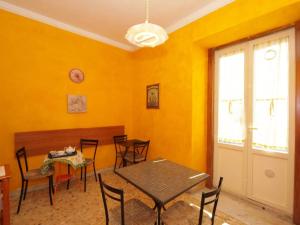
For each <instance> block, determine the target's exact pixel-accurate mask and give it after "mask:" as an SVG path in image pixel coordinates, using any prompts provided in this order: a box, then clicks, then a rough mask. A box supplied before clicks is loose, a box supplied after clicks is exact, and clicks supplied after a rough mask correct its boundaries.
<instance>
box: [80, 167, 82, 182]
mask: <svg viewBox="0 0 300 225" xmlns="http://www.w3.org/2000/svg"><path fill="white" fill-rule="evenodd" d="M80 180H82V167H81V168H80Z"/></svg>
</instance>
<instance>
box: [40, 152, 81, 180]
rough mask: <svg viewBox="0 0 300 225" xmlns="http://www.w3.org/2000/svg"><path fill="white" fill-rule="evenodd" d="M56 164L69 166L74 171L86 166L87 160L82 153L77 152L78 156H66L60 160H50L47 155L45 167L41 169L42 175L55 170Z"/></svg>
mask: <svg viewBox="0 0 300 225" xmlns="http://www.w3.org/2000/svg"><path fill="white" fill-rule="evenodd" d="M55 162H60V163H65V164H69V165H70V166H72V167H73V168H74V169H78V168H81V167H84V166H85V165H86V161H85V158H84V157H83V154H82V153H81V152H80V151H77V154H76V155H73V156H65V157H60V158H49V157H48V155H46V157H45V159H44V162H43V165H42V167H41V172H42V174H46V173H47V172H48V170H49V169H50V168H53V164H54V163H55Z"/></svg>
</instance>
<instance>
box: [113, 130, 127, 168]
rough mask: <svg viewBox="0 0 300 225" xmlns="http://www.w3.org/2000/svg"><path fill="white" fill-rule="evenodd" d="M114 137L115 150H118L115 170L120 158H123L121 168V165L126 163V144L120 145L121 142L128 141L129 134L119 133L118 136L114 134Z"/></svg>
mask: <svg viewBox="0 0 300 225" xmlns="http://www.w3.org/2000/svg"><path fill="white" fill-rule="evenodd" d="M113 139H114V143H115V150H116V159H115V166H114V171H115V170H116V167H117V162H118V159H121V162H120V164H119V168H120V167H121V165H124V162H123V157H124V154H125V150H126V148H125V147H124V146H122V145H120V143H123V142H125V141H127V135H126V134H125V135H117V136H114V137H113Z"/></svg>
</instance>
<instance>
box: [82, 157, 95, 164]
mask: <svg viewBox="0 0 300 225" xmlns="http://www.w3.org/2000/svg"><path fill="white" fill-rule="evenodd" d="M84 160H85V163H86V165H91V164H93V162H94V159H91V158H85V159H84Z"/></svg>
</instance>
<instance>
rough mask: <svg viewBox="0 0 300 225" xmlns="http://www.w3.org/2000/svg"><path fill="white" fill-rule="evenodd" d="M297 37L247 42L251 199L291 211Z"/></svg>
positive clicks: (279, 35) (289, 34)
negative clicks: (295, 49) (249, 77)
mask: <svg viewBox="0 0 300 225" xmlns="http://www.w3.org/2000/svg"><path fill="white" fill-rule="evenodd" d="M293 52H294V34H293V30H288V31H284V32H280V33H277V34H274V35H271V36H267V37H264V38H261V39H257V40H254V41H251V42H250V43H249V53H250V54H249V63H250V65H251V66H250V74H251V81H252V82H250V88H249V93H250V94H249V96H250V99H249V101H250V103H249V105H250V107H249V108H250V109H251V110H250V111H249V115H250V124H249V126H248V127H249V129H248V137H249V146H248V184H247V196H248V197H249V198H251V199H253V200H256V201H259V202H263V203H266V204H268V205H271V206H273V207H276V208H278V209H282V210H285V211H287V212H292V196H293V164H294V162H293V156H294V143H293V140H294V138H293V137H294V117H295V116H294V99H295V97H294V85H295V82H294V69H293V68H294V65H293V64H294V56H293Z"/></svg>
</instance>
